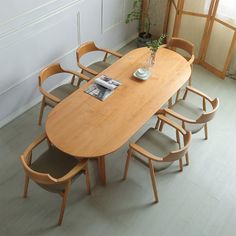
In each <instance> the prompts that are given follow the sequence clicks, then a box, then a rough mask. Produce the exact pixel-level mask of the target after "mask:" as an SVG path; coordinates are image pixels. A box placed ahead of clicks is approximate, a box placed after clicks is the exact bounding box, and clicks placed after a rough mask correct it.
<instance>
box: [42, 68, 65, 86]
mask: <svg viewBox="0 0 236 236" xmlns="http://www.w3.org/2000/svg"><path fill="white" fill-rule="evenodd" d="M63 72H64V70H63V69H62V68H61V66H60V64H51V65H49V66H47V67H46V68H45V69H43V70H42V71H41V72H40V74H39V86H40V87H41V85H42V83H43V82H44V81H45V80H46V79H47V78H48V77H50V76H52V75H55V74H58V73H63Z"/></svg>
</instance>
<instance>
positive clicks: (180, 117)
mask: <svg viewBox="0 0 236 236" xmlns="http://www.w3.org/2000/svg"><path fill="white" fill-rule="evenodd" d="M165 113H166V114H168V115H170V116H172V117H174V118H176V119H178V120H181V121H183V122H187V123H191V124H195V123H196V121H195V120H191V119H189V118H187V117H185V116H182V115H180V114H179V113H177V112H175V111H173V110H171V109H169V108H165Z"/></svg>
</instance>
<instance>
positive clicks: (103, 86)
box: [84, 75, 121, 101]
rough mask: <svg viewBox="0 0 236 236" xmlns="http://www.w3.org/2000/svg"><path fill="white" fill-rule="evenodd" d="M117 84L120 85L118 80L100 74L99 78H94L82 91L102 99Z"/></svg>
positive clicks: (107, 95) (111, 91)
mask: <svg viewBox="0 0 236 236" xmlns="http://www.w3.org/2000/svg"><path fill="white" fill-rule="evenodd" d="M119 85H121V83H120V82H119V81H117V80H113V79H112V78H110V77H108V76H106V75H101V76H100V77H99V78H96V79H95V81H94V83H93V84H90V86H89V87H88V88H87V89H86V90H85V91H84V92H85V93H87V94H89V95H91V96H93V97H95V98H97V99H99V100H101V101H104V100H105V99H106V98H107V97H109V96H110V95H111V94H112V93H113V91H114V90H115V89H116V88H117V87H118V86H119Z"/></svg>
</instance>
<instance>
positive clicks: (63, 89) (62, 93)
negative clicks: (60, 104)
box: [46, 83, 78, 107]
mask: <svg viewBox="0 0 236 236" xmlns="http://www.w3.org/2000/svg"><path fill="white" fill-rule="evenodd" d="M77 88H78V87H76V86H74V85H72V84H70V83H68V84H63V85H61V86H59V87H57V88H55V89H54V90H52V91H51V92H50V93H51V94H52V95H54V96H56V97H58V98H60V99H61V100H63V99H64V98H66V97H67V96H69V95H70V94H71V93H73V92H74V91H75V90H76V89H77ZM46 103H47V104H48V105H50V106H52V107H54V106H56V105H57V104H56V103H55V102H53V101H51V100H50V99H48V98H46Z"/></svg>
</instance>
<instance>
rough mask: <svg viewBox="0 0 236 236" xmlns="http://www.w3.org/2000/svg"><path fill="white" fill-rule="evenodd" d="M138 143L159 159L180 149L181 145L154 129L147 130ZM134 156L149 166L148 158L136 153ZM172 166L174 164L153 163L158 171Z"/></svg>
mask: <svg viewBox="0 0 236 236" xmlns="http://www.w3.org/2000/svg"><path fill="white" fill-rule="evenodd" d="M136 143H137V144H138V145H139V146H141V147H143V148H144V149H145V150H147V151H149V152H150V153H152V154H154V155H156V156H158V157H165V156H166V155H168V153H169V152H170V151H174V150H178V149H179V145H178V143H177V142H176V141H175V140H173V139H171V138H170V137H169V136H166V135H165V134H163V133H162V132H160V131H158V130H155V129H153V128H150V129H149V130H147V131H146V132H145V133H144V134H143V135H142V136H141V137H140V138H139V139H138V141H137V142H136ZM133 155H134V156H136V157H137V158H138V159H140V160H141V161H142V162H144V163H145V164H148V158H146V157H144V156H143V155H141V154H139V153H137V152H135V151H134V152H133ZM171 164H172V162H157V161H153V166H154V169H155V170H156V171H160V170H163V169H165V168H167V167H168V166H170V165H171Z"/></svg>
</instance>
